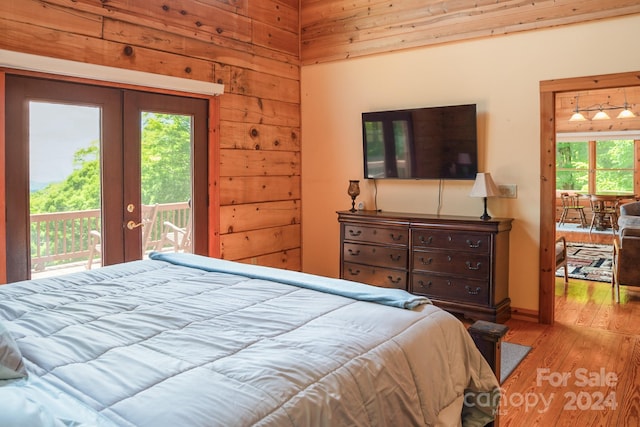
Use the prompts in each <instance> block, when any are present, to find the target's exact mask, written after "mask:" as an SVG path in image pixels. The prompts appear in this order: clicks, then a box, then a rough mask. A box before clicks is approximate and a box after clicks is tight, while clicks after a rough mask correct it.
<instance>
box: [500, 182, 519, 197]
mask: <svg viewBox="0 0 640 427" xmlns="http://www.w3.org/2000/svg"><path fill="white" fill-rule="evenodd" d="M498 190H499V191H500V197H506V198H509V199H515V198H517V197H518V193H517V192H518V186H517V185H515V184H500V185H498Z"/></svg>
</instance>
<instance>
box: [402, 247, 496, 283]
mask: <svg viewBox="0 0 640 427" xmlns="http://www.w3.org/2000/svg"><path fill="white" fill-rule="evenodd" d="M413 270H416V271H430V272H438V273H450V274H455V275H458V276H464V277H468V278H471V279H479V280H487V279H489V272H490V270H491V264H490V262H489V257H488V256H486V255H476V254H472V253H465V252H460V251H458V252H442V251H440V252H438V251H413Z"/></svg>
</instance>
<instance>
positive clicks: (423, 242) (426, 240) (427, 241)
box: [418, 236, 433, 245]
mask: <svg viewBox="0 0 640 427" xmlns="http://www.w3.org/2000/svg"><path fill="white" fill-rule="evenodd" d="M418 240H420V243H422V244H423V245H430V244H431V243H432V242H433V236H429V238H428V239H425V238H424V236H420V238H419V239H418Z"/></svg>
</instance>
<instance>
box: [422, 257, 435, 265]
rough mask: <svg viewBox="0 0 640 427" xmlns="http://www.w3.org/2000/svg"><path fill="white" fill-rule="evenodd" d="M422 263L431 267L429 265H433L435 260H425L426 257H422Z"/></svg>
mask: <svg viewBox="0 0 640 427" xmlns="http://www.w3.org/2000/svg"><path fill="white" fill-rule="evenodd" d="M420 262H421V263H422V264H423V265H429V264H431V263H432V262H433V258H429V259H424V257H422V258H420Z"/></svg>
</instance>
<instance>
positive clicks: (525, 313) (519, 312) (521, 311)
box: [511, 307, 538, 323]
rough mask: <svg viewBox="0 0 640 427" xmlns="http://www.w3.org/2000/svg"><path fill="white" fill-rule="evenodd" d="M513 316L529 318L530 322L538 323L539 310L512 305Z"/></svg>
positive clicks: (521, 318)
mask: <svg viewBox="0 0 640 427" xmlns="http://www.w3.org/2000/svg"><path fill="white" fill-rule="evenodd" d="M511 318H512V319H518V320H527V321H529V322H536V323H538V310H529V309H527V308H518V307H511Z"/></svg>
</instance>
